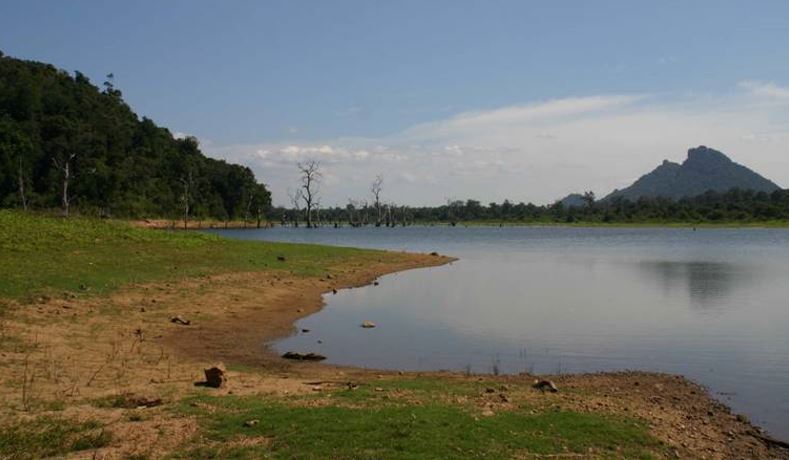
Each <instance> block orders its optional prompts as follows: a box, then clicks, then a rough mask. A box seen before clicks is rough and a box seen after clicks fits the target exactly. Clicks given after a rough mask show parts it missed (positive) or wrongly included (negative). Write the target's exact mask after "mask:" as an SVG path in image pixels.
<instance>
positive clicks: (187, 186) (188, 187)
mask: <svg viewBox="0 0 789 460" xmlns="http://www.w3.org/2000/svg"><path fill="white" fill-rule="evenodd" d="M181 185H183V187H184V188H183V191H182V192H181V204H182V205H183V212H184V230H186V229H187V227H188V223H189V210H190V204H191V201H192V171H191V170H189V173H188V174H187V176H186V177H182V178H181Z"/></svg>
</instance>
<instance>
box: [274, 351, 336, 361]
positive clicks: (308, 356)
mask: <svg viewBox="0 0 789 460" xmlns="http://www.w3.org/2000/svg"><path fill="white" fill-rule="evenodd" d="M282 357H283V358H285V359H293V360H296V361H323V360H324V359H326V357H325V356H323V355H319V354H318V353H297V352H295V351H289V352H287V353H285V354H284V355H282Z"/></svg>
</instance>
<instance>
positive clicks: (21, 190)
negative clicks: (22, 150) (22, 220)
mask: <svg viewBox="0 0 789 460" xmlns="http://www.w3.org/2000/svg"><path fill="white" fill-rule="evenodd" d="M19 199H20V200H21V201H22V209H24V210H25V211H27V197H26V196H25V176H24V174H23V172H22V157H20V158H19Z"/></svg>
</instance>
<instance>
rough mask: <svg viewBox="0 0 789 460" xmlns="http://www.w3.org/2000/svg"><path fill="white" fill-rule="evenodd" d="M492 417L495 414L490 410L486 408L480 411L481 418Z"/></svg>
mask: <svg viewBox="0 0 789 460" xmlns="http://www.w3.org/2000/svg"><path fill="white" fill-rule="evenodd" d="M494 415H496V413H495V412H493V411H492V410H490V408H487V407H486V408H485V409H484V410H483V411H482V416H483V417H493V416H494Z"/></svg>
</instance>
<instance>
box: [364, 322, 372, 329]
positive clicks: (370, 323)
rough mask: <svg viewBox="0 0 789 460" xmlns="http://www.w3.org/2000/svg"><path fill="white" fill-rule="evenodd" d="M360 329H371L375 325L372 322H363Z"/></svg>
mask: <svg viewBox="0 0 789 460" xmlns="http://www.w3.org/2000/svg"><path fill="white" fill-rule="evenodd" d="M362 327H363V328H365V329H371V328H374V327H375V323H374V322H372V321H364V322H362Z"/></svg>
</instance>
